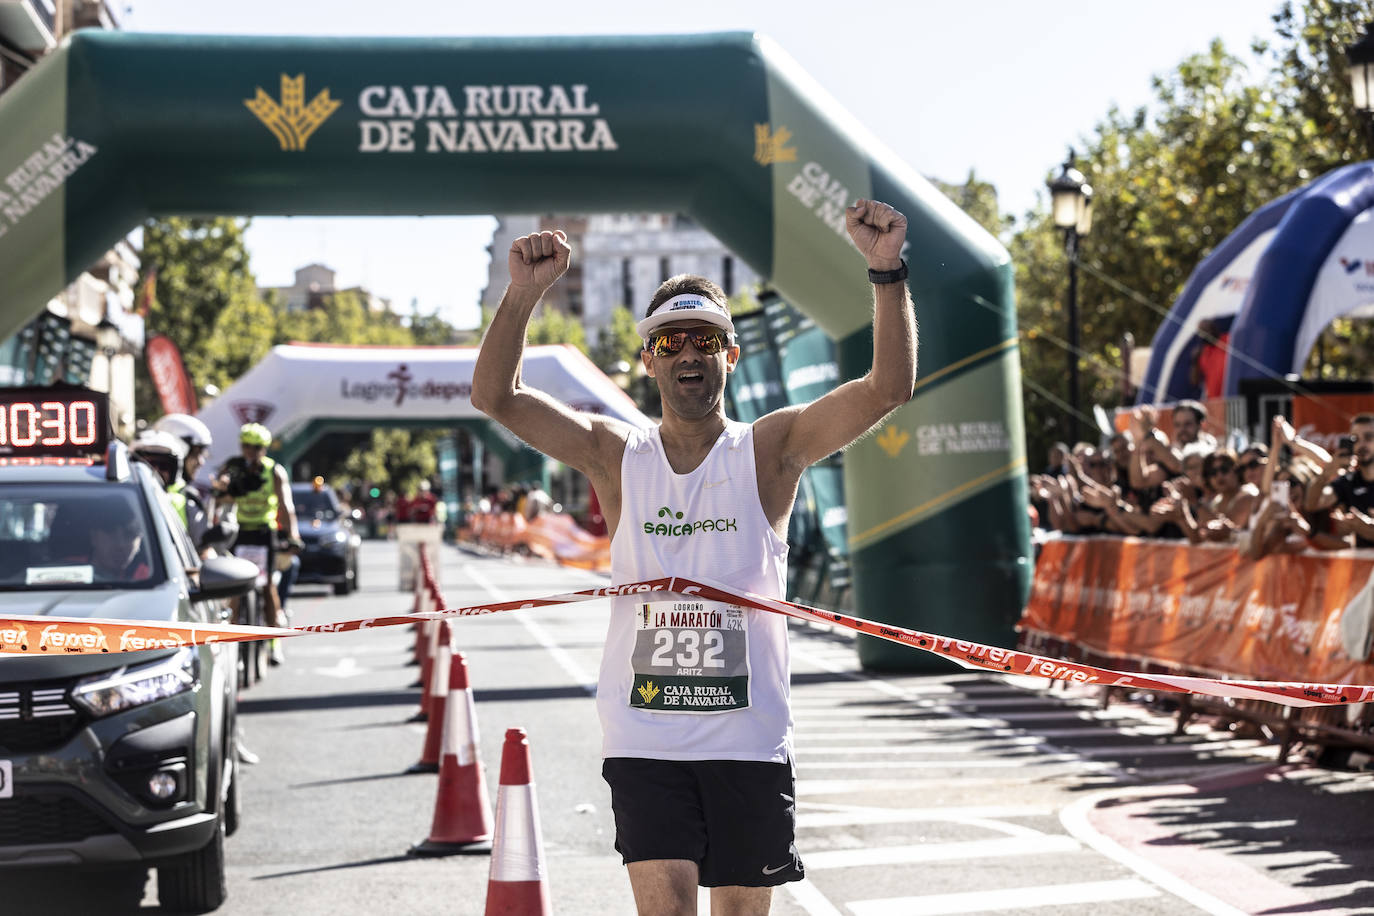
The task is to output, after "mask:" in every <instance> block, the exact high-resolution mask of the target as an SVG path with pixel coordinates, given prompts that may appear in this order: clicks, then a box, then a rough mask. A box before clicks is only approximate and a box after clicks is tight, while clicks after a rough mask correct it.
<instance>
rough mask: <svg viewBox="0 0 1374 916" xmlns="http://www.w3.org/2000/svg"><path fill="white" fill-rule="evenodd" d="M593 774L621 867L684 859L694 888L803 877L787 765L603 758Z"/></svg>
mask: <svg viewBox="0 0 1374 916" xmlns="http://www.w3.org/2000/svg"><path fill="white" fill-rule="evenodd" d="M601 775H602V777H603V778H604V779H605V780H606V782H607V783H608V784H609V785H610V787H611V809H612V811H613V812H614V814H615V848H616V851H617V852H619V853H620V855H621V858H622V859H623V860H624V862H625V864H626V865H628V864H629V863H631V862H643V861H645V860H648V859H687V860H689V861H692V862H695V863H696V864H697V869H698V879H697V883H698V884H700V885H701V886H702V887H732V886H741V887H773V886H775V885H778V884H785V883H786V882H788V881H800V880H801V879H802V878H803V877H805V875H806V872H805V869H804V868H803V867H802V861H801V857H800V856H798V855H797V844H796V841H795V832H796V823H797V806H796V801H795V798H796V783H795V780H794V778H793V775H792V767H791V766H790V765H789V764H785V763H757V762H753V761H744V760H692V761H676V760H645V759H642V758H638V757H608V758H606V760H605V761H604V762H603V763H602V766H601Z"/></svg>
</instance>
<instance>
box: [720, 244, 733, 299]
mask: <svg viewBox="0 0 1374 916" xmlns="http://www.w3.org/2000/svg"><path fill="white" fill-rule="evenodd" d="M720 286H721V289H723V290H725V295H727V296H733V295H734V294H735V259H734V258H732V257H730V256H729V255H728V254H727V255H726V256H725V257H724V258H722V259H721V262H720Z"/></svg>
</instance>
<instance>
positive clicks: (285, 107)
mask: <svg viewBox="0 0 1374 916" xmlns="http://www.w3.org/2000/svg"><path fill="white" fill-rule="evenodd" d="M257 89H258V94H257V95H256V96H254V97H253V98H251V99H244V100H243V104H244V105H247V106H248V110H249V111H251V112H253V114H254V115H255V116H256V117H257V119H258V120H259V121H261V122H262V123H263V124H265V125H266V126H267V129H268V130H270V131H272V135H273V136H275V137H276V138H277V142H278V143H280V144H281V148H282V149H283V150H303V149H305V142H306V141H307V140H309V139H310V135H311V134H313V133H314V132H315V131H316V130H317V129H319V126H320V125H321V124H323V123H324V122H325V121H327V120H329V116H330V115H332V114H333V113H334V112H335V111H337V110H338V108H339V105H341V104H342V103H341V102H340V101H339V100H338V99H331V98H330V97H329V90H328V89H327V88H326V89H322V90H321V91H320V92H319V94H317V95H316V96H315V97H314V98H313V99H311V100H310V104H309V105H305V104H304V102H305V74H304V73H300V74H297V75H296V76H294V77H290V76H287V75H286V74H285V73H283V74H282V75H281V103H280V104H278V103H277V100H276V99H274V98H272V97H271V96H270V95H268V94H267V92H266V91H265V90H264V89H263V88H262V87H261V86H259V87H257Z"/></svg>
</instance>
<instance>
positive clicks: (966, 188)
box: [930, 169, 1013, 242]
mask: <svg viewBox="0 0 1374 916" xmlns="http://www.w3.org/2000/svg"><path fill="white" fill-rule="evenodd" d="M930 182H931V184H933V185H935V187H937V188H939V189H940V192H941V193H942V194H944V195H945V196H946V197H948V198H949V199H950V200H952V201H954V203H955V204H956V205H957V206H958V207H959V209H960V210H963V211H964V212H965V213H967V214H968V215H969V216H971V217H973V218H974V220H976V221H977V223H978V225H980V226H982V227H983V228H984V229H986V230H987V231H988V232H990V233H992V235H993V237H994V238H996V239H998V240H999V241H1002V242H1005V241H1006V240H1007V235H1008V233H1009V232H1010V231H1011V228H1012V224H1013V220H1012V218H1011V216H1009V215H1006V214H1004V213H1002V211H1001V210H1000V209H999V208H998V206H997V189H996V188H995V187H993V186H992V184H991V183H990V182H987V181H983V180H982V179H980V178H979V177H978V176H977V175H975V174H974V172H973V170H972V169H970V170H969V173H968V178H967V179H966V180H965V181H964V183H963V184H949V183H948V182H944V181H940V180H939V179H936V178H932V179H930Z"/></svg>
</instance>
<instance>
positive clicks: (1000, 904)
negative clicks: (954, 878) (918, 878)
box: [845, 878, 1159, 916]
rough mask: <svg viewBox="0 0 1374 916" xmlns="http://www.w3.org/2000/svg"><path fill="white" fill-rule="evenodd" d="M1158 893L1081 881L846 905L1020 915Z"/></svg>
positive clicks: (858, 912)
mask: <svg viewBox="0 0 1374 916" xmlns="http://www.w3.org/2000/svg"><path fill="white" fill-rule="evenodd" d="M1158 896H1159V891H1158V890H1156V889H1155V888H1153V887H1151V886H1150V885H1148V884H1146V883H1145V882H1144V881H1137V880H1136V879H1134V878H1124V879H1121V880H1119V881H1085V882H1083V883H1081V884H1049V885H1044V886H1041V887H1006V888H1001V889H998V890H991V891H962V892H960V893H955V894H927V895H925V896H922V897H889V898H886V899H882V900H856V901H854V902H852V903H846V904H845V906H846V907H848V908H849V910H850V911H851V912H853V913H854V916H940V914H944V913H983V912H991V911H995V910H1015V911H1017V912H1020V911H1022V910H1026V909H1029V908H1031V907H1040V906H1068V905H1072V904H1076V903H1106V902H1108V901H1113V900H1143V899H1145V898H1147V897H1158Z"/></svg>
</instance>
